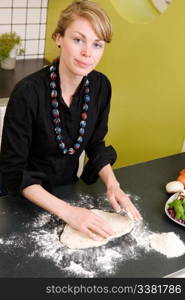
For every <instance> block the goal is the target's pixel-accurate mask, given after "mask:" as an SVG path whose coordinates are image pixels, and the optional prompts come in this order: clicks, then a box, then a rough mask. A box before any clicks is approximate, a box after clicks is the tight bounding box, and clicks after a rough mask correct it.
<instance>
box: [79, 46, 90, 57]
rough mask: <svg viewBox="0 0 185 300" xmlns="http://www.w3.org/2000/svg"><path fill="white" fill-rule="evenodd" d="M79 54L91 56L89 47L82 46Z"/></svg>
mask: <svg viewBox="0 0 185 300" xmlns="http://www.w3.org/2000/svg"><path fill="white" fill-rule="evenodd" d="M81 54H82V55H83V56H86V57H90V56H91V49H90V47H89V46H87V45H86V46H84V47H83V49H82V50H81Z"/></svg>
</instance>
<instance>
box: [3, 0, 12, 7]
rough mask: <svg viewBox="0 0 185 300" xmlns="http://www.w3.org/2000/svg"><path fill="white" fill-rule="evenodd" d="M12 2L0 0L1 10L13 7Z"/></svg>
mask: <svg viewBox="0 0 185 300" xmlns="http://www.w3.org/2000/svg"><path fill="white" fill-rule="evenodd" d="M11 6H12V0H0V8H1V7H11Z"/></svg>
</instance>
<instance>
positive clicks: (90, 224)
mask: <svg viewBox="0 0 185 300" xmlns="http://www.w3.org/2000/svg"><path fill="white" fill-rule="evenodd" d="M62 218H63V220H64V221H65V222H66V223H67V224H69V225H70V226H71V227H73V228H74V229H76V230H78V231H80V232H82V233H84V234H86V235H87V236H88V237H89V238H91V239H93V240H99V239H100V237H98V236H101V237H103V238H108V237H109V236H111V235H113V231H112V229H111V227H110V225H109V224H108V223H107V222H106V221H104V220H103V219H102V218H101V217H99V216H97V215H96V214H95V213H93V212H92V211H91V210H89V209H86V208H81V207H77V206H71V205H69V206H68V207H67V208H66V211H65V214H64V215H63V217H62Z"/></svg>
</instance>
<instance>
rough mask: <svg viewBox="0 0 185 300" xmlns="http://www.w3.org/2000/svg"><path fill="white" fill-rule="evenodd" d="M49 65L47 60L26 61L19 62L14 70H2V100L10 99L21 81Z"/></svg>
mask: <svg viewBox="0 0 185 300" xmlns="http://www.w3.org/2000/svg"><path fill="white" fill-rule="evenodd" d="M47 64H48V61H47V60H45V59H25V60H17V62H16V67H15V69H14V70H3V69H2V68H0V98H8V97H9V96H10V93H11V91H12V89H13V88H14V86H15V84H16V83H17V82H18V81H19V80H21V79H22V78H24V77H25V76H27V75H29V74H31V73H33V72H35V71H37V70H39V69H41V68H42V67H43V66H44V65H47Z"/></svg>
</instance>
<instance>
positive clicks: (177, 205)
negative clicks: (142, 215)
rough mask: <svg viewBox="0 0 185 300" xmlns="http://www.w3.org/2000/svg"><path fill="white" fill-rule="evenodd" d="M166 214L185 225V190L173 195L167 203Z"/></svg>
mask: <svg viewBox="0 0 185 300" xmlns="http://www.w3.org/2000/svg"><path fill="white" fill-rule="evenodd" d="M165 213H166V215H167V216H168V217H169V218H170V219H171V220H173V221H174V222H176V223H177V224H179V225H181V226H184V227H185V190H184V191H181V192H177V193H175V194H174V195H172V196H171V197H170V198H169V199H168V200H167V202H166V204H165Z"/></svg>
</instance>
